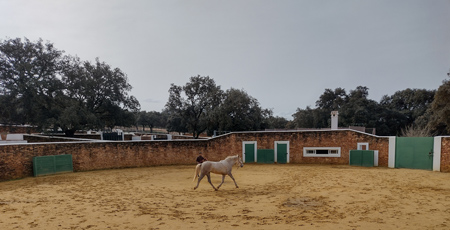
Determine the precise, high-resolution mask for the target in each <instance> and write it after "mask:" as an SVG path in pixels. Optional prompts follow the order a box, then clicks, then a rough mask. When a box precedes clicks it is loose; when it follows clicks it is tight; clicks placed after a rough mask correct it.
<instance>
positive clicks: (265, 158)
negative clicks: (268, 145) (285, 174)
mask: <svg viewBox="0 0 450 230" xmlns="http://www.w3.org/2000/svg"><path fill="white" fill-rule="evenodd" d="M257 156H258V157H257V162H258V163H266V164H273V163H274V162H275V151H274V150H273V149H258V150H257Z"/></svg>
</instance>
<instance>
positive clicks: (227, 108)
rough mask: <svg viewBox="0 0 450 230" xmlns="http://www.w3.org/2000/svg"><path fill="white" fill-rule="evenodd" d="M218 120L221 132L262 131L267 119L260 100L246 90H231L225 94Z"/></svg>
mask: <svg viewBox="0 0 450 230" xmlns="http://www.w3.org/2000/svg"><path fill="white" fill-rule="evenodd" d="M217 118H218V122H219V127H218V130H219V131H247V130H259V129H261V126H262V124H263V122H264V118H265V117H264V110H263V109H262V108H261V107H260V106H259V103H258V100H256V99H255V98H253V97H252V96H250V95H248V94H247V92H245V91H244V90H238V89H234V88H231V89H229V90H227V91H226V92H225V94H224V100H223V102H222V104H221V105H220V107H219V115H218V117H217Z"/></svg>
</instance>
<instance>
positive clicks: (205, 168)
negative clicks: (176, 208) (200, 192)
mask: <svg viewBox="0 0 450 230" xmlns="http://www.w3.org/2000/svg"><path fill="white" fill-rule="evenodd" d="M235 164H236V165H238V168H239V167H244V163H242V160H241V158H240V157H239V155H236V156H228V157H227V158H225V160H221V161H219V162H213V161H205V162H203V163H201V164H198V165H197V166H196V167H195V175H194V180H193V181H195V179H197V177H198V182H197V186H195V187H194V189H196V188H198V185H199V184H200V181H201V180H202V179H203V177H205V175H206V176H207V177H208V182H209V183H210V184H211V186H212V187H213V188H214V190H216V191H217V190H218V189H219V188H220V186H222V184H223V181H224V180H225V176H226V175H228V176H230V177H231V179H233V181H234V184H235V185H236V188H239V187H238V185H237V184H236V181H235V180H234V177H233V175H232V174H231V169H232V167H233V165H235ZM199 173H200V175H199ZM211 173H216V174H222V183H220V185H219V186H217V188H216V187H214V185H213V184H212V183H211V175H210V174H211Z"/></svg>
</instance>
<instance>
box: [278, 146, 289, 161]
mask: <svg viewBox="0 0 450 230" xmlns="http://www.w3.org/2000/svg"><path fill="white" fill-rule="evenodd" d="M276 145H277V146H276V149H277V163H279V164H285V163H287V157H288V144H287V143H276Z"/></svg>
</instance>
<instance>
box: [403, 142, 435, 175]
mask: <svg viewBox="0 0 450 230" xmlns="http://www.w3.org/2000/svg"><path fill="white" fill-rule="evenodd" d="M433 145H434V138H433V137H397V138H396V140H395V167H396V168H410V169H426V170H433Z"/></svg>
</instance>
